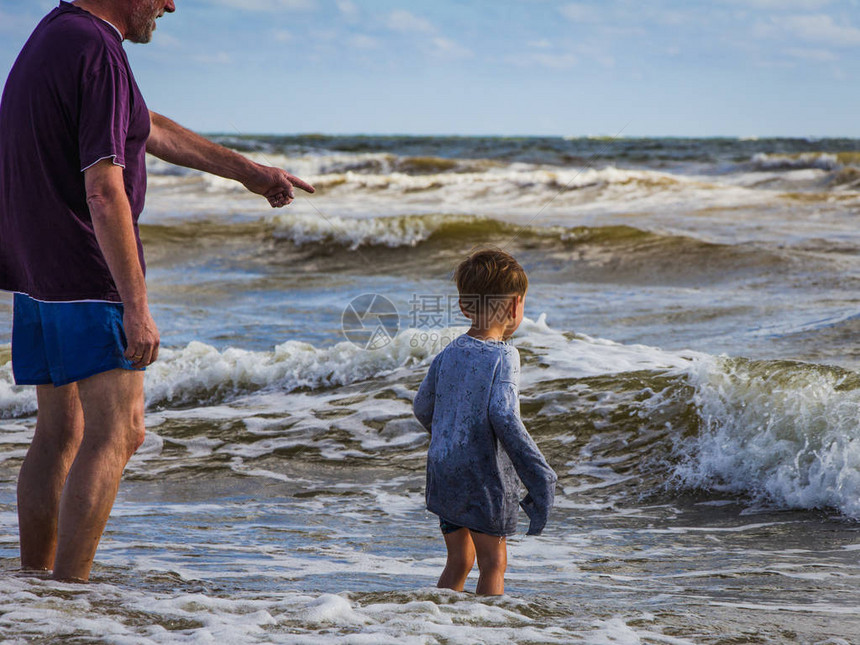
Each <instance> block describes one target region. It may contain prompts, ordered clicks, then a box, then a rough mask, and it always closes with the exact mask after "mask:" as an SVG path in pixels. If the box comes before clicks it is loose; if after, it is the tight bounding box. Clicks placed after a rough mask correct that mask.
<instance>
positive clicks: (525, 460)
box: [489, 355, 558, 535]
mask: <svg viewBox="0 0 860 645" xmlns="http://www.w3.org/2000/svg"><path fill="white" fill-rule="evenodd" d="M518 359H519V356H518V355H516V356H515V359H514V360H516V364H515V365H510V366H507V367H508V370H507V373H505V371H506V370H505V369H504V366H503V369H502V373H500V374H499V375H498V378H497V380H496V381H495V382H494V383H493V389H492V392H491V393H490V405H489V417H490V424H491V425H492V427H493V432H494V433H495V435H496V437H497V438H498V440H499V442H500V443H501V444H502V447H503V448H504V450H505V452H506V453H507V454H508V457H509V458H510V460H511V463H512V464H513V466H514V469H515V470H516V473H517V476H518V477H519V478H520V481H522V482H523V484H524V485H525V487H526V489H527V490H528V495H527V496H526V498H525V499H524V500H522V501H521V502H520V506H521V507H522V509H523V510H524V511H525V512H526V515H528V517H529V520H530V523H529V530H528V535H540V534H541V532H542V531H543V529H544V527H545V526H546V523H547V520H548V519H549V513H550V510H551V509H552V505H553V502H554V501H555V484H556V482H557V481H558V476H557V475H556V474H555V472H554V471H553V469H552V468H550V466H549V464H548V463H547V461H546V459H545V458H544V456H543V454H541V451H540V449H538V447H537V445H536V444H535V442H534V440H533V439H532V438H531V435H529V433H528V431H527V430H526V428H525V426H524V425H523V422H522V419H521V418H520V412H519V410H520V403H519V388H518V385H517V382H516V381H517V380H518V375H519V360H518Z"/></svg>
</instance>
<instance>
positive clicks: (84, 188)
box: [0, 0, 314, 581]
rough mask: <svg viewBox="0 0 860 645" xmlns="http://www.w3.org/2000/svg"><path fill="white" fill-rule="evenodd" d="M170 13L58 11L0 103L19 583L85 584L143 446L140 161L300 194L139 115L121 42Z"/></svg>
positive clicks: (144, 6) (262, 170)
mask: <svg viewBox="0 0 860 645" xmlns="http://www.w3.org/2000/svg"><path fill="white" fill-rule="evenodd" d="M175 9H176V7H175V5H174V2H173V0H76V1H75V2H72V3H67V2H61V3H60V6H59V7H58V8H57V9H54V10H53V11H52V12H51V13H50V14H48V16H46V17H45V18H44V19H43V20H42V22H41V23H40V24H39V25H38V27H37V28H36V30H35V31H34V32H33V34H32V36H31V37H30V39H29V40H28V42H27V44H26V45H25V46H24V48H23V49H22V51H21V53H20V55H19V57H18V60H17V61H16V62H15V65H14V66H13V68H12V70H11V72H10V74H9V78H8V80H7V83H6V87H5V88H4V92H3V98H2V103H0V289H4V290H7V291H13V292H15V305H14V322H13V331H12V365H13V372H14V374H15V379H16V382H17V383H19V384H22V385H23V384H27V385H36V386H37V399H38V404H39V412H38V417H37V421H36V431H35V436H34V438H33V442H32V444H31V446H30V449H29V451H28V453H27V457H26V459H25V460H24V464H23V466H22V467H21V473H20V476H19V480H18V518H19V527H20V538H21V566H22V568H23V569H36V570H38V569H42V570H51V569H53V575H54V577H55V578H57V579H60V580H72V581H86V580H88V579H89V575H90V569H91V567H92V563H93V558H94V556H95V552H96V548H97V546H98V543H99V540H100V539H101V535H102V533H103V531H104V528H105V525H106V523H107V520H108V516H109V515H110V511H111V507H112V506H113V502H114V499H115V497H116V493H117V489H118V486H119V481H120V478H121V476H122V471H123V469H124V468H125V466H126V464H127V463H128V460H129V459H130V458H131V456H132V454H134V452H135V450H137V448H138V447H139V446H140V444H141V443H142V442H143V436H144V423H143V416H144V399H143V372H142V370H143V369H144V368H145V367H146V366H147V365H151V364H152V363H153V362H154V361H155V360H156V358H157V357H158V346H159V335H158V330H157V328H156V325H155V322H154V321H153V319H152V316H151V315H150V312H149V305H148V302H147V294H146V284H145V282H144V272H145V264H144V260H143V248H142V246H141V243H140V237H139V234H138V228H137V218H138V216H139V215H140V213H141V211H142V210H143V203H144V193H145V191H146V166H145V152H149V153H151V154H153V155H155V156H157V157H159V158H161V159H163V160H165V161H168V162H171V163H175V164H179V165H182V166H187V167H190V168H195V169H198V170H202V171H205V172H210V173H214V174H217V175H220V176H222V177H227V178H230V179H235V180H237V181H240V182H241V183H242V184H244V185H245V187H246V188H248V190H250V191H252V192H254V193H257V194H259V195H262V196H264V197H266V198H267V199H268V201H269V203H270V204H271V205H272V207H281V206H286V205H288V204H289V203H290V202H291V201H292V200H293V198H294V193H293V186H298V187H299V188H301V189H303V190H305V191H307V192H314V189H313V187H312V186H310V185H309V184H307V183H305V182H304V181H302V180H300V179H298V178H296V177H293V176H292V175H290V174H288V173H286V172H284V171H283V170H280V169H277V168H270V167H265V166H262V165H259V164H256V163H253V162H251V161H250V160H248V159H246V158H244V157H242V156H241V155H238V154H236V153H234V152H232V151H230V150H227V149H226V148H223V147H221V146H218V145H216V144H214V143H212V142H210V141H207V140H206V139H203V138H202V137H200V136H198V135H196V134H194V133H192V132H190V131H189V130H186V129H185V128H183V127H181V126H179V125H177V124H176V123H174V122H172V121H170V120H169V119H167V118H165V117H163V116H160V115H158V114H155V113H154V112H150V111H149V110H148V109H147V107H146V104H145V102H144V100H143V97H142V96H141V94H140V91H139V89H138V87H137V84H136V83H135V80H134V76H133V75H132V72H131V69H130V67H129V64H128V59H127V58H126V55H125V51H124V50H123V48H122V41H123V40H130V41H132V42H138V43H146V42H149V40H150V39H151V37H152V32H153V30H154V29H155V21H156V19H157V18H160V17H161V16H163V15H164V13H165V12H167V13H172V12H173V11H175Z"/></svg>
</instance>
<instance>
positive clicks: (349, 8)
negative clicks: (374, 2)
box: [337, 0, 358, 18]
mask: <svg viewBox="0 0 860 645" xmlns="http://www.w3.org/2000/svg"><path fill="white" fill-rule="evenodd" d="M337 8H338V9H339V10H340V12H341V13H342V14H343V15H344V16H345V17H347V18H357V17H358V7H356V6H355V3H354V2H353V1H352V0H337Z"/></svg>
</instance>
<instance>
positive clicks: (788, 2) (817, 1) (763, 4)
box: [724, 0, 832, 11]
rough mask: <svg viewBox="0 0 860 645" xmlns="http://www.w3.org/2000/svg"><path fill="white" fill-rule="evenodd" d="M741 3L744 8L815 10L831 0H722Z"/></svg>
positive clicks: (736, 3)
mask: <svg viewBox="0 0 860 645" xmlns="http://www.w3.org/2000/svg"><path fill="white" fill-rule="evenodd" d="M724 1H725V2H728V3H731V4H735V5H742V6H743V7H744V8H745V9H768V10H774V11H817V10H818V9H821V8H822V7H825V6H827V5H829V4H830V3H831V2H832V0H724Z"/></svg>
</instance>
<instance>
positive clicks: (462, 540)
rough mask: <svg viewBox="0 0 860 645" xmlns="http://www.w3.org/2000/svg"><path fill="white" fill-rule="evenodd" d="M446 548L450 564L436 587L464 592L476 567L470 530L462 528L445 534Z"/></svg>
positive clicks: (447, 563)
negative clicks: (470, 574)
mask: <svg viewBox="0 0 860 645" xmlns="http://www.w3.org/2000/svg"><path fill="white" fill-rule="evenodd" d="M445 546H446V547H447V548H448V562H446V563H445V570H444V571H443V572H442V575H441V576H440V577H439V582H438V583H436V586H437V587H439V588H440V589H453V590H454V591H463V585H464V584H466V578H467V577H468V576H469V572H470V571H471V570H472V567H473V566H474V565H475V545H474V543H473V542H472V536H471V535H470V532H469V529H467V528H462V529H459V530H457V531H454V532H452V533H446V534H445Z"/></svg>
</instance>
